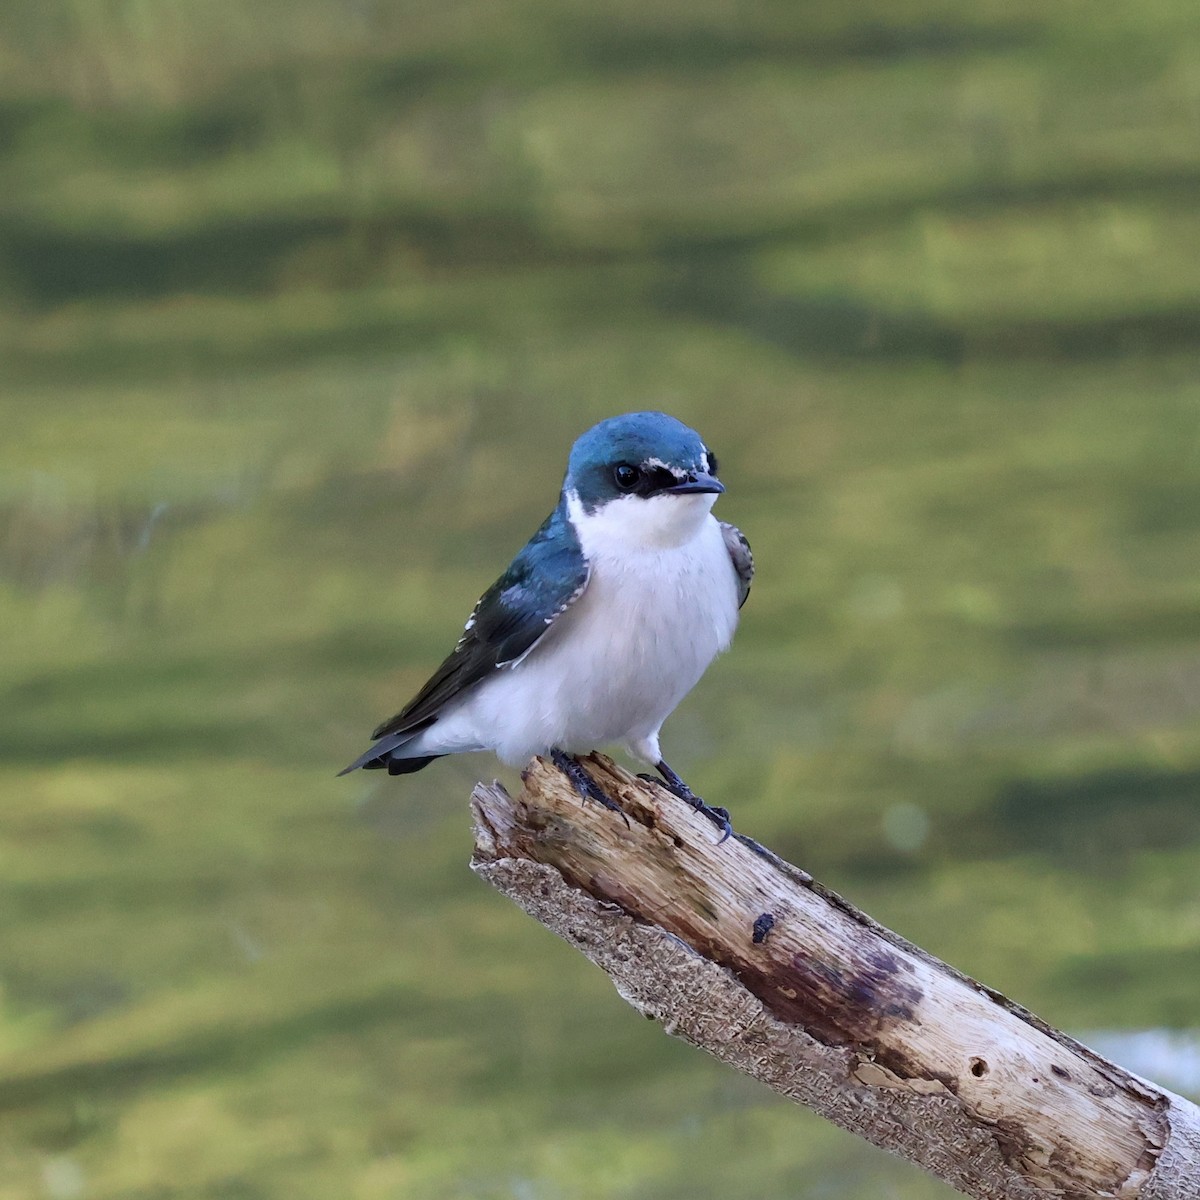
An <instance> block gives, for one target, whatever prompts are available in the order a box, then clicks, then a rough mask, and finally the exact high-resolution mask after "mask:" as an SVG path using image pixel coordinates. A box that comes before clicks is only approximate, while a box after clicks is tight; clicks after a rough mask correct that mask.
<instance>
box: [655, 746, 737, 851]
mask: <svg viewBox="0 0 1200 1200" xmlns="http://www.w3.org/2000/svg"><path fill="white" fill-rule="evenodd" d="M655 768H656V769H657V771H658V773H659V774H660V775H661V776H662V778H661V779H656V778H655V777H654V776H653V775H639V776H638V778H639V779H644V780H645V781H646V782H647V783H658V784H661V785H662V786H663V787H665V788H666V789H667V791H668V792H670V793H671V794H672V795H673V796H678V797H679V799H680V800H684V801H686V802H687V803H688V804H690V805H691V806H692V807H693V808H694V809H695V810H696V811H697V812H698V813H700V814H702V815H703V816H706V817H707V818H708V819H709V820H710V821H711V822H712V823H713V824H714V825H715V826H716V827H717V828H718V829H719V830H720V831H721V838H720V841H718V842H717V845H718V846H719V845H720V844H721V842H723V841H725V839H726V838H728V837H731V836H732V835H733V825H732V824H731V823H730V820H729V810H728V809H726V808H718V807H717V806H716V805H714V804H705V803H704V801H703V800H701V799H700V797H699V796H697V795H696V793H695V792H693V791H692V789H691V788H690V787H688V785H687V784H686V783H684V782H683V780H682V779H680V778H679V776H678V775H676V774H675V772H674V771H673V770H671V768H670V767H669V766H667V764H666V763H665V762H662V761H659V762H657V763H656V764H655Z"/></svg>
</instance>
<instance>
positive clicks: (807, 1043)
mask: <svg viewBox="0 0 1200 1200" xmlns="http://www.w3.org/2000/svg"><path fill="white" fill-rule="evenodd" d="M582 761H583V762H584V764H585V766H586V767H587V769H588V771H589V772H590V773H591V775H592V776H593V777H594V778H595V779H596V780H597V782H598V783H599V784H600V785H601V787H602V788H604V790H605V792H606V793H607V794H608V795H609V796H611V797H612V799H614V800H616V801H617V802H618V803H619V804H620V805H621V807H622V809H623V810H624V811H625V813H626V814H627V815H628V818H629V823H628V825H626V823H625V822H624V821H623V820H621V819H620V817H619V816H618V815H616V814H614V813H612V812H610V811H608V810H606V809H604V808H602V807H601V806H599V805H595V804H585V803H584V802H583V801H581V800H580V798H579V796H578V795H577V794H576V792H575V791H574V789H573V788H572V786H571V784H570V783H569V781H568V780H567V779H566V778H565V776H563V775H562V774H561V773H560V772H559V771H557V770H556V769H555V768H554V767H553V766H551V765H550V764H548V763H546V762H544V761H542V760H541V759H535V760H534V762H533V763H532V764H531V765H530V767H529V768H528V769H527V771H526V772H525V773H524V776H523V779H524V784H525V786H524V789H523V791H522V792H521V794H520V795H519V796H517V797H515V798H514V797H512V796H510V795H509V794H508V792H506V791H505V789H504V788H503V787H501V786H500V785H499V784H498V783H494V784H491V785H485V784H480V785H478V786H477V787H476V789H475V792H474V795H473V798H472V807H473V810H474V815H475V837H476V844H475V853H474V857H473V860H472V868H473V869H474V870H475V871H476V872H477V873H478V874H479V875H481V876H483V877H484V878H485V879H486V880H488V882H489V883H491V884H492V885H493V886H494V887H496V888H497V889H499V890H500V891H501V892H503V893H504V894H505V895H507V896H509V897H510V898H511V899H512V900H514V901H516V903H517V904H519V905H520V906H521V907H522V908H524V909H525V910H526V911H527V912H528V913H529V914H530V915H531V916H533V917H535V918H536V919H537V920H539V921H541V922H542V924H544V925H546V926H547V927H548V928H549V929H551V930H553V931H554V932H555V933H557V934H559V935H560V936H561V937H563V938H565V939H566V940H567V941H568V942H570V943H571V944H572V945H573V946H575V947H576V948H577V949H579V950H581V951H582V952H583V953H584V954H585V955H587V957H588V958H590V959H591V960H592V961H593V962H594V963H596V964H597V965H598V966H599V967H601V969H603V970H604V971H606V972H607V973H608V974H609V975H610V976H611V978H612V980H613V983H614V984H615V985H616V988H617V991H618V992H619V993H620V994H621V996H622V997H624V999H625V1000H627V1001H628V1002H629V1003H630V1004H632V1005H633V1006H634V1007H635V1008H637V1009H638V1010H639V1011H641V1012H642V1013H644V1014H646V1015H648V1016H652V1017H654V1018H655V1019H657V1020H658V1021H660V1022H662V1024H663V1025H664V1027H665V1028H666V1029H667V1031H668V1032H669V1033H672V1034H675V1035H676V1036H679V1037H682V1038H684V1039H685V1040H687V1041H689V1042H692V1043H694V1044H695V1045H697V1046H700V1047H702V1048H703V1049H705V1050H707V1051H709V1052H710V1053H712V1054H714V1055H715V1056H716V1057H718V1058H719V1059H721V1060H722V1061H723V1062H726V1063H728V1064H729V1065H731V1066H734V1067H737V1068H738V1069H739V1070H741V1071H745V1072H746V1073H747V1074H750V1075H753V1076H754V1077H755V1078H757V1079H760V1080H762V1081H763V1082H764V1083H766V1084H767V1085H768V1086H770V1087H772V1088H774V1089H775V1090H776V1091H778V1092H780V1093H782V1094H783V1095H785V1096H787V1097H788V1098H789V1099H792V1100H795V1101H797V1102H799V1103H801V1104H805V1105H807V1106H808V1107H810V1108H812V1109H814V1110H815V1111H817V1112H819V1113H821V1114H822V1115H823V1116H825V1117H827V1118H828V1119H829V1120H831V1121H833V1122H835V1123H836V1124H838V1125H840V1126H842V1127H843V1128H845V1129H849V1130H851V1131H852V1132H854V1133H856V1134H859V1135H860V1136H862V1137H864V1138H866V1139H867V1140H868V1141H871V1142H873V1143H874V1144H875V1145H877V1146H881V1147H883V1148H884V1149H886V1150H889V1151H891V1152H893V1153H895V1154H897V1155H899V1156H901V1157H902V1158H905V1159H907V1160H908V1161H910V1162H913V1163H916V1164H917V1165H918V1166H921V1167H924V1168H925V1169H926V1170H928V1171H930V1172H932V1173H933V1174H934V1175H936V1176H937V1177H938V1178H940V1179H942V1180H944V1181H945V1182H946V1183H948V1184H950V1185H951V1186H952V1187H954V1188H957V1189H958V1190H959V1191H960V1192H962V1193H964V1194H966V1195H968V1196H974V1197H977V1198H979V1200H1046V1198H1047V1197H1050V1196H1053V1197H1061V1198H1064V1200H1083V1198H1084V1197H1115V1198H1117V1200H1200V1109H1197V1108H1196V1106H1195V1105H1193V1104H1191V1103H1190V1102H1189V1101H1187V1100H1185V1099H1183V1098H1181V1097H1179V1096H1175V1095H1173V1094H1171V1093H1170V1092H1167V1091H1165V1090H1164V1089H1162V1088H1159V1087H1156V1086H1155V1085H1153V1084H1151V1083H1149V1082H1147V1081H1145V1080H1143V1079H1140V1078H1138V1077H1137V1076H1134V1075H1132V1074H1130V1073H1129V1072H1127V1071H1125V1070H1123V1069H1122V1068H1121V1067H1118V1066H1117V1065H1116V1064H1114V1063H1111V1062H1108V1061H1107V1060H1106V1059H1104V1058H1102V1057H1101V1056H1099V1055H1098V1054H1095V1053H1094V1052H1093V1051H1091V1050H1089V1049H1087V1048H1086V1047H1085V1046H1083V1045H1081V1044H1080V1043H1078V1042H1076V1041H1074V1040H1073V1039H1071V1038H1070V1037H1068V1036H1067V1035H1065V1034H1063V1033H1061V1032H1059V1031H1058V1030H1056V1029H1053V1028H1051V1027H1050V1026H1049V1025H1047V1024H1046V1023H1045V1022H1043V1021H1041V1020H1039V1019H1038V1018H1037V1017H1035V1016H1034V1015H1033V1014H1031V1013H1029V1012H1027V1011H1026V1010H1025V1009H1023V1008H1021V1007H1020V1005H1018V1004H1015V1003H1013V1002H1012V1001H1010V1000H1008V999H1007V998H1005V997H1004V996H1002V995H1000V994H999V993H997V992H995V991H992V990H991V989H989V988H986V987H984V986H982V985H981V984H979V983H977V982H975V981H974V980H973V979H970V978H968V977H967V976H965V975H963V974H961V973H960V972H958V971H956V970H954V968H952V967H949V966H947V965H946V964H945V963H943V962H941V961H939V960H938V959H937V958H935V957H934V956H933V955H931V954H928V953H926V952H925V951H924V950H922V949H920V948H919V947H917V946H914V945H911V944H910V943H909V942H906V941H905V940H904V939H903V938H901V937H899V936H898V935H897V934H895V933H892V932H891V931H890V930H888V929H885V928H884V927H883V926H881V925H879V924H878V923H877V922H875V921H873V920H872V919H871V918H870V917H868V916H866V915H865V914H864V913H862V912H860V911H859V910H857V909H856V908H854V906H853V905H851V904H849V903H847V902H846V901H845V900H843V899H842V898H841V897H839V896H837V895H836V894H834V893H833V892H831V891H829V890H828V889H827V888H824V887H822V886H821V885H820V884H818V883H817V882H816V881H814V880H813V879H812V878H811V876H809V875H808V874H807V873H806V872H804V871H802V870H799V869H798V868H796V867H793V866H791V865H790V864H788V863H786V862H784V861H783V860H781V859H780V858H778V857H777V856H775V855H774V854H772V853H771V852H770V851H769V850H766V849H765V848H764V847H762V846H760V845H758V844H757V843H756V842H754V841H752V840H751V839H749V838H746V837H742V836H735V837H734V838H731V839H729V840H727V841H725V842H724V843H719V842H718V836H719V835H718V832H717V830H716V829H715V828H714V826H713V825H712V823H711V822H709V821H708V820H706V819H705V818H704V817H702V816H700V815H698V814H697V813H695V812H694V811H693V810H692V809H691V808H690V807H689V806H688V805H687V804H686V803H684V802H683V801H682V800H680V799H678V798H677V797H675V796H674V795H672V794H671V793H669V792H667V791H666V790H665V789H664V788H662V787H660V786H657V785H655V784H650V783H646V782H643V781H642V780H640V779H637V778H634V777H633V776H631V775H630V774H628V773H627V772H625V771H623V770H621V769H620V768H618V767H617V766H615V764H614V763H613V762H612V761H611V760H610V759H608V758H606V757H604V756H602V755H598V754H596V755H591V756H589V757H588V758H586V759H584V760H582Z"/></svg>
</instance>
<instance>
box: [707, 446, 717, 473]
mask: <svg viewBox="0 0 1200 1200" xmlns="http://www.w3.org/2000/svg"><path fill="white" fill-rule="evenodd" d="M707 453H708V473H709V474H710V475H715V474H716V473H717V456H716V455H715V454H714V453H713V452H712V451H711V450H709V451H708V452H707Z"/></svg>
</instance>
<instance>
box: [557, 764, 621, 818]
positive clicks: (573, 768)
mask: <svg viewBox="0 0 1200 1200" xmlns="http://www.w3.org/2000/svg"><path fill="white" fill-rule="evenodd" d="M550 761H551V762H552V763H553V764H554V765H555V766H556V767H557V768H558V769H559V770H560V771H561V772H562V773H563V774H564V775H565V776H566V777H567V778H568V779H569V780H570V781H571V783H572V785H573V786H574V788H575V790H576V791H577V792H578V793H579V795H580V796H582V797H583V799H584V800H594V801H595V802H596V803H597V804H600V805H603V806H604V807H605V808H607V809H608V810H609V812H615V813H620V814H621V820H622V821H624V822H625V828H626V829H630V828H632V826H630V824H629V817H628V816H627V814H626V812H625V810H624V809H623V808H622V807H621V806H620V805H619V804H618V803H617V802H616V801H615V800H613V799H611V798H610V797H609V796H607V795H606V794H605V793H604V790H603V789H602V788H601V787H600V785H599V784H598V783H597V782H596V781H595V780H594V779H593V778H592V777H591V776H590V775H589V774H588V773H587V771H586V770H584V767H583V763H581V762H580V761H579V759H577V758H575V757H574V755H571V754H566V753H564V752H563V751H562V750H551V751H550Z"/></svg>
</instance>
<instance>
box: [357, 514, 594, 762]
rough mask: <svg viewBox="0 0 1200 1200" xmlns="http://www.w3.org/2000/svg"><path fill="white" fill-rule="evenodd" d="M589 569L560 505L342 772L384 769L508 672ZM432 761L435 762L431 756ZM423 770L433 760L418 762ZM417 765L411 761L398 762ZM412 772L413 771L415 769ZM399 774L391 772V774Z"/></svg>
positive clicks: (577, 589) (563, 607)
mask: <svg viewBox="0 0 1200 1200" xmlns="http://www.w3.org/2000/svg"><path fill="white" fill-rule="evenodd" d="M587 578H588V565H587V561H586V560H585V559H584V557H583V550H582V548H581V547H580V544H579V538H578V536H577V535H576V533H575V530H574V528H573V527H572V525H571V522H570V521H569V520H568V519H567V515H566V509H565V507H564V504H563V503H562V502H560V503H559V505H558V507H557V508H555V510H554V511H553V512H552V513H551V514H550V515H549V516H548V517H547V518H546V519H545V520H544V521H543V522H542V524H541V526H540V527H539V528H538V531H537V532H536V533H535V534H534V535H533V537H531V538H530V539H529V541H528V542H526V543H525V545H524V546H523V547H522V548H521V550H520V552H519V553H518V554H517V556H516V558H514V559H513V561H512V563H511V564H510V565H509V568H508V570H507V571H505V572H504V574H503V575H501V576H500V578H499V579H497V580H496V582H495V583H493V584H492V586H491V587H490V588H488V590H487V591H486V592H484V593H483V595H482V596H481V597H480V598H479V602H478V603H477V604H476V605H475V609H474V611H473V612H472V613H471V616H470V617H469V618H468V620H467V624H466V628H465V629H464V630H463V634H462V637H460V638H459V639H458V645H456V646H455V647H454V649H453V650H452V651H451V652H450V653H449V654H448V655H447V656H446V659H445V660H444V661H443V663H442V665H441V666H440V667H438V669H437V670H436V671H435V672H434V673H433V675H432V676H431V677H430V678H429V681H428V682H427V683H426V684H425V686H424V687H423V688H422V689H421V690H420V691H419V692H418V693H417V694H416V695H415V696H414V697H413V698H412V699H411V700H410V701H409V702H408V704H406V705H405V706H404V708H402V709H401V710H400V712H398V713H397V714H396V715H395V716H394V717H390V718H389V719H388V720H386V721H384V722H383V724H381V725H380V726H379V727H378V728H377V729H376V730H375V732H374V733H373V734H371V737H372V738H373V739H374V740H375V744H374V745H373V746H371V748H370V749H369V750H367V751H366V752H365V753H363V754H362V755H360V756H359V757H358V758H357V759H355V761H354V762H352V763H351V764H350V765H349V766H348V767H347V768H346V769H345V770H344V771H340V772H339V774H341V775H345V774H347V773H348V772H350V771H353V770H355V769H356V768H358V767H365V766H368V765H375V763H376V761H377V760H384V761H379V762H378V765H379V766H385V765H387V766H389V767H390V765H391V764H390V762H389V761H387V760H386V756H387V755H388V754H389V752H390V751H391V750H393V749H395V748H396V747H397V746H399V745H400V744H401V743H402V742H404V741H407V740H408V739H409V737H411V736H412V734H414V733H416V732H417V731H418V730H420V729H422V728H424V727H425V726H426V725H429V724H431V723H432V722H433V721H435V720H437V716H438V713H439V712H440V711H441V709H442V707H443V706H444V705H445V704H446V703H447V702H449V701H450V700H453V699H454V697H455V696H458V695H460V694H461V693H462V692H463V691H465V690H466V689H467V688H469V687H471V686H472V685H474V684H476V683H478V682H479V681H480V680H481V679H484V678H485V677H486V676H488V675H490V674H491V673H492V672H493V671H495V670H496V669H497V668H499V667H504V666H508V665H509V664H510V663H513V662H515V661H516V660H517V659H519V658H520V657H521V656H522V655H523V654H525V653H527V652H528V651H529V650H530V649H532V647H533V645H534V643H535V642H536V641H537V640H538V638H539V637H541V636H542V634H543V633H545V632H546V630H547V629H548V628H549V627H550V625H551V624H552V623H553V621H554V618H555V617H557V616H558V615H559V614H560V613H563V612H565V611H566V609H567V608H568V607H569V606H570V604H571V601H572V600H574V599H575V598H576V597H577V596H578V595H579V594H580V593H581V592H582V591H583V589H584V587H585V586H586V585H587ZM434 757H437V756H434ZM419 761H420V765H421V766H426V765H428V763H429V762H431V761H432V759H431V758H428V757H427V758H424V759H421V760H419ZM402 762H406V763H411V764H415V763H417V762H418V760H417V759H407V760H399V762H398V763H397V765H398V766H399V763H402ZM411 769H412V770H418V769H419V768H418V767H417V766H416V765H413V766H412V767H411ZM396 773H398V772H397V771H393V774H396Z"/></svg>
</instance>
